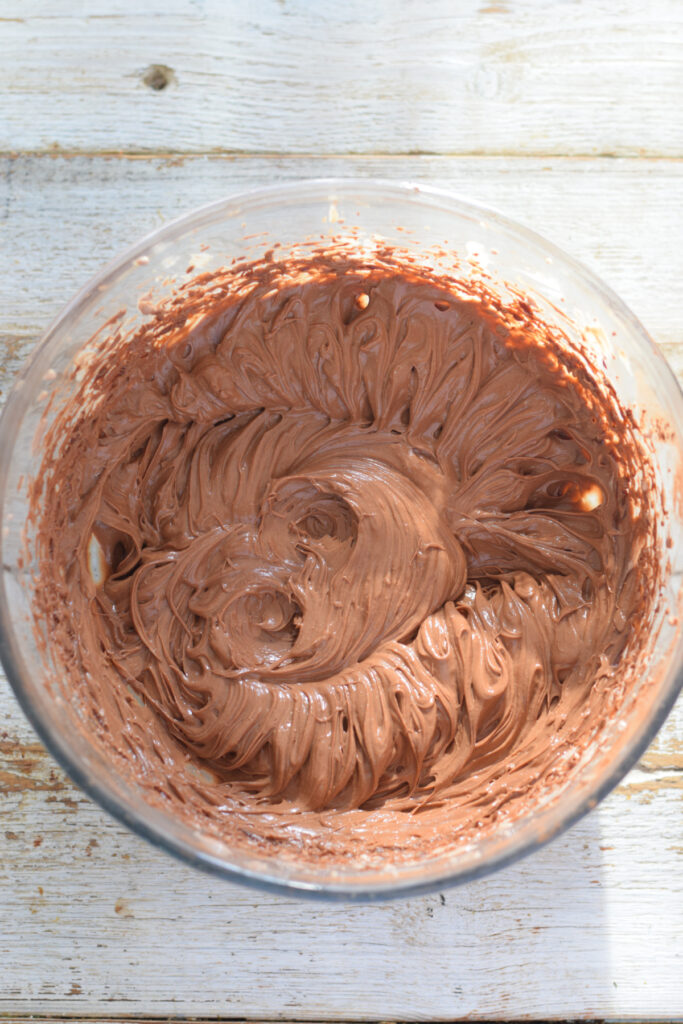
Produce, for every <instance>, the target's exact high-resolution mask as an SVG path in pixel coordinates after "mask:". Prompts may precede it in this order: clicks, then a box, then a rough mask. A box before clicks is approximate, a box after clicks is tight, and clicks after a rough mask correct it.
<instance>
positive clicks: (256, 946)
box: [0, 691, 683, 1020]
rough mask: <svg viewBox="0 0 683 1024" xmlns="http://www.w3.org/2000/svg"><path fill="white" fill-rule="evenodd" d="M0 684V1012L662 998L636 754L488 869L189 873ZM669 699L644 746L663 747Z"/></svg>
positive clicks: (645, 782) (663, 867) (657, 1004)
mask: <svg viewBox="0 0 683 1024" xmlns="http://www.w3.org/2000/svg"><path fill="white" fill-rule="evenodd" d="M0 692H2V706H3V708H4V709H5V714H4V719H5V721H4V723H3V728H2V729H0V734H2V737H3V738H2V743H1V745H0V758H2V759H3V760H4V764H3V767H2V774H0V797H1V799H2V807H3V818H4V821H3V822H2V826H1V828H2V830H0V892H1V893H2V898H3V904H2V914H0V963H2V972H0V1012H5V1013H13V1014H19V1013H22V1012H25V1013H28V1012H31V1013H48V1014H66V1015H70V1014H79V1015H88V1014H94V1015H99V1014H102V1013H104V1014H106V1015H107V1016H113V1015H117V1014H122V1015H124V1014H125V1015H133V1014H137V1013H145V1014H148V1015H155V1014H160V1015H166V1014H186V1015H209V1016H223V1017H229V1018H234V1017H240V1016H245V1017H250V1018H256V1019H264V1018H265V1019H267V1018H276V1019H277V1018H279V1019H292V1018H295V1019H296V1018H302V1019H325V1020H360V1019H385V1020H386V1019H392V1020H403V1019H417V1020H421V1019H431V1020H434V1019H436V1020H448V1019H456V1018H460V1017H464V1016H470V1017H471V1019H475V1020H482V1019H483V1020H485V1019H501V1018H502V1019H506V1018H519V1017H527V1016H528V1017H538V1018H541V1019H549V1018H552V1017H562V1016H565V1015H566V1014H567V1013H568V1011H570V1012H571V1015H572V1016H577V1017H578V1016H584V1015H585V1016H589V1017H605V1016H607V1017H609V1016H621V1015H622V1014H623V1012H624V1008H628V1016H629V1017H635V1018H641V1019H645V1018H652V1017H657V1018H664V1019H666V1018H669V1019H671V1018H673V1017H675V1016H676V1015H677V1014H678V1013H679V1012H680V1010H681V1006H682V1005H683V1003H682V1001H681V997H682V995H683V992H682V990H681V981H680V979H681V977H682V976H683V950H681V946H680V935H681V934H682V933H683V873H682V872H681V860H682V854H683V837H682V836H681V811H682V802H683V789H682V788H681V782H683V774H681V773H680V771H677V770H676V769H675V768H674V767H672V766H671V765H670V764H669V765H668V766H667V767H660V766H659V765H658V764H656V765H653V764H651V763H650V762H649V760H648V759H646V761H645V762H644V765H643V767H642V768H641V769H639V770H637V771H636V772H634V773H632V774H631V775H630V776H629V778H628V780H627V781H626V782H625V783H624V784H623V785H622V786H621V787H620V788H619V789H618V790H617V791H616V792H615V793H614V794H612V796H610V797H609V798H608V799H607V801H605V803H604V804H602V805H601V806H600V807H599V808H598V810H597V811H596V812H594V813H593V814H592V815H590V816H589V817H588V818H586V819H584V820H583V821H582V822H580V823H579V824H578V825H576V826H575V827H574V828H573V829H572V830H571V831H570V832H569V833H568V834H567V835H565V836H563V837H560V838H559V839H557V840H555V841H554V842H553V843H552V844H551V845H550V846H548V847H546V848H545V849H543V850H541V851H539V852H538V853H536V854H534V855H533V856H532V857H529V858H527V859H526V860H524V861H522V862H520V863H518V864H516V865H514V866H512V867H510V868H507V869H505V870H503V871H501V872H499V873H498V874H496V875H494V876H492V877H490V878H488V879H484V880H482V881H480V882H476V883H474V884H471V885H468V886H465V887H463V888H460V889H453V890H449V891H445V892H444V893H442V894H441V895H435V896H430V897H424V898H420V899H413V900H409V901H404V902H401V903H396V904H389V905H386V906H379V907H372V906H370V907H358V906H344V905H331V906H325V905H318V904H300V903H297V902H294V901H292V900H289V899H284V898H279V897H273V896H266V895H260V894H256V893H252V892H249V891H248V890H244V889H241V888H237V887H234V886H231V885H229V884H228V883H225V882H221V881H220V880H217V879H214V878H211V877H208V876H204V875H201V874H199V873H197V872H195V871H193V870H191V869H189V868H186V867H184V866H183V865H180V864H176V863H175V862H174V861H172V860H171V859H170V858H167V857H165V856H163V855H162V854H161V853H159V852H157V851H155V850H153V849H152V848H151V847H150V846H148V845H147V844H145V843H143V842H142V841H141V840H139V839H137V838H136V837H134V836H132V835H130V834H128V833H127V832H126V831H125V830H123V829H122V828H121V827H120V826H118V825H117V824H115V823H114V822H113V821H111V820H110V819H109V818H108V817H107V816H106V815H105V814H104V813H103V812H102V811H100V810H99V809H98V808H97V807H95V806H94V805H93V804H92V803H90V801H89V800H87V799H86V798H85V797H84V796H82V795H81V794H80V793H79V792H78V791H76V790H75V789H74V788H73V787H72V786H71V785H70V783H69V782H68V781H67V779H66V778H65V777H64V775H63V773H62V772H61V771H59V770H58V769H56V768H55V766H54V764H53V763H52V761H51V759H50V758H49V757H48V756H47V755H46V754H45V753H44V751H43V750H42V748H41V746H40V744H37V743H36V742H35V741H34V739H33V737H32V735H31V732H30V729H29V727H28V726H27V725H26V724H25V723H24V722H23V720H22V719H21V717H20V716H19V715H18V714H17V713H16V712H15V711H14V709H13V708H12V706H11V701H10V700H9V699H8V698H6V697H5V693H4V691H0ZM682 712H683V707H681V708H679V713H678V715H677V716H676V718H674V719H672V720H671V721H670V722H669V723H668V724H667V726H666V728H665V731H664V733H663V735H662V740H661V742H660V745H659V750H658V753H659V754H660V755H661V753H662V751H667V750H669V749H670V748H671V747H676V745H678V749H679V750H680V733H681V728H682V727H683V713H682Z"/></svg>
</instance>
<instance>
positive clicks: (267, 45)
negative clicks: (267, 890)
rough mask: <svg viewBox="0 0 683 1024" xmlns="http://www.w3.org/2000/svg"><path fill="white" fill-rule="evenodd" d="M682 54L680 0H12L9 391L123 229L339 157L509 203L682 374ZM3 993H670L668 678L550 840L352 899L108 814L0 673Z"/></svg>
mask: <svg viewBox="0 0 683 1024" xmlns="http://www.w3.org/2000/svg"><path fill="white" fill-rule="evenodd" d="M86 9H87V12H88V13H87V14H86V13H85V12H86ZM682 53H683V5H682V4H681V3H680V2H679V0H653V2H651V3H650V4H649V5H646V4H644V3H642V2H641V0H613V2H609V3H608V2H606V0H556V2H550V0H549V2H547V3H542V2H541V0H526V2H514V0H481V2H479V3H477V2H475V0H461V2H458V3H455V2H453V0H429V2H423V0H403V2H400V0H396V2H391V0H380V2H379V3H376V4H372V3H368V2H367V0H363V2H361V0H345V2H339V3H333V2H331V0H325V2H322V0H318V2H317V3H316V2H315V0H266V2H255V3H251V4H249V3H247V2H246V0H194V2H187V3H182V2H180V0H163V2H161V0H146V2H145V4H135V3H133V2H132V0H131V2H126V0H106V3H105V2H104V0H93V2H91V3H89V4H80V3H74V2H73V0H2V2H1V3H0V54H1V59H0V252H1V253H2V263H1V265H0V350H1V351H2V363H1V366H2V368H1V369H0V391H2V393H5V392H6V391H7V389H8V388H9V386H10V384H11V381H12V376H13V374H14V372H15V371H16V369H17V367H18V366H19V364H20V362H21V360H22V359H23V358H24V357H25V356H26V355H27V354H28V353H29V352H30V350H31V348H32V346H33V345H34V344H35V342H36V340H37V339H38V337H39V336H40V334H41V332H42V331H43V330H44V328H45V327H46V326H47V324H48V322H49V321H50V319H51V318H52V317H53V316H54V315H55V314H56V313H57V312H58V310H59V308H60V305H61V304H62V302H63V301H64V300H65V299H67V298H68V297H69V296H70V295H71V294H72V293H73V292H74V291H75V290H76V289H77V288H78V287H79V286H80V285H81V284H83V283H84V282H85V280H86V279H87V278H88V276H89V275H90V274H91V273H93V272H94V271H95V270H96V269H98V268H99V266H100V265H101V264H102V263H103V262H104V261H105V260H107V259H109V258H110V257H111V256H113V255H114V254H116V253H117V252H118V251H119V250H120V249H122V248H123V247H124V246H126V245H128V244H129V243H130V242H131V241H132V240H133V239H135V238H137V237H138V236H140V235H141V234H142V233H144V232H146V231H149V230H150V229H152V228H154V227H156V226H158V225H159V224H161V223H162V222H163V221H164V220H166V219H168V218H170V217H174V216H176V215H177V214H179V213H181V212H185V211H188V210H189V209H191V208H192V207H193V206H195V205H197V204H199V203H203V202H205V201H208V200H211V199H216V198H219V197H221V196H224V195H226V194H228V193H230V192H233V191H236V190H238V189H242V188H244V187H246V186H252V185H257V184H264V183H269V182H273V181H282V180H291V179H298V178H302V177H307V176H316V175H337V174H341V175H344V174H347V175H351V174H359V175H374V176H379V177H387V178H395V179H406V178H410V179H413V180H417V181H426V182H431V183H434V184H439V185H443V186H446V187H449V188H452V189H454V190H457V191H458V192H461V193H462V194H464V195H466V196H470V197H472V198H475V199H478V200H480V201H483V202H485V203H488V204H490V205H494V206H496V207H498V208H500V209H502V210H504V211H506V212H508V213H509V214H510V215H511V216H513V217H516V218H517V219H519V220H521V221H522V222H524V223H526V224H527V225H529V226H531V227H533V228H535V229H537V230H538V231H540V232H541V233H543V234H545V235H547V236H548V237H549V238H551V239H552V240H554V241H555V242H557V243H558V244H559V245H561V246H562V247H564V248H565V249H567V250H568V251H569V252H571V253H573V254H574V255H576V256H577V257H579V258H580V259H583V260H584V261H585V262H586V263H587V264H588V265H589V266H591V267H592V268H593V269H594V270H596V271H597V272H598V274H600V275H601V276H602V277H604V278H605V280H606V281H608V282H609V284H611V285H612V286H613V287H614V288H615V289H616V290H617V292H619V293H620V294H621V295H622V296H623V297H624V298H625V299H626V301H627V302H628V303H629V304H630V305H631V307H632V308H633V309H634V311H635V312H636V314H637V315H638V316H639V317H640V318H641V319H642V321H643V323H644V324H645V325H646V326H647V327H648V328H649V330H650V331H651V333H652V334H653V336H654V337H655V339H656V340H657V341H659V343H660V344H661V345H662V347H663V348H664V350H665V352H666V353H667V355H668V357H669V359H670V360H671V362H672V364H673V365H674V367H675V368H676V369H677V371H678V372H679V374H680V375H681V376H683V313H682V311H681V309H682V302H681V300H682V298H683V294H682V288H681V282H682V281H683V248H682V246H681V242H682V241H683V64H682V61H681V54H682ZM0 443H3V442H2V440H1V439H0ZM0 1014H5V1015H8V1016H9V1017H26V1016H29V1015H42V1016H44V1017H48V1018H50V1017H52V1016H55V1017H68V1018H85V1017H96V1018H97V1019H103V1018H114V1017H116V1018H118V1017H129V1016H143V1017H145V1016H146V1017H153V1016H168V1015H173V1016H183V1015H191V1016H199V1017H206V1018H232V1019H234V1018H250V1019H251V1018H256V1019H262V1020H263V1019H270V1020H274V1019H306V1020H312V1019H315V1020H356V1019H365V1018H366V1019H376V1020H387V1019H390V1020H403V1019H425V1020H443V1019H458V1018H464V1017H467V1018H469V1019H475V1020H481V1019H492V1018H495V1019H501V1018H502V1019H508V1018H534V1017H537V1018H545V1019H547V1018H567V1017H571V1018H574V1017H588V1018H592V1017H596V1018H618V1019H624V1018H626V1019H636V1018H637V1019H650V1018H652V1019H654V1018H657V1019H666V1018H669V1019H670V1018H676V1017H677V1016H680V1015H682V1014H683V703H681V702H680V701H679V704H678V707H677V709H676V710H675V711H674V713H673V714H672V715H671V717H670V719H669V721H668V723H667V725H666V726H665V728H664V729H663V731H662V732H661V734H660V736H659V738H658V739H657V742H656V743H655V744H654V745H653V747H652V748H651V749H650V751H649V752H648V753H647V755H646V756H645V758H644V759H643V761H642V762H641V764H640V765H639V766H638V768H637V769H635V770H634V771H633V772H631V774H630V775H629V776H628V777H627V779H626V780H625V782H624V783H623V785H621V786H620V787H619V788H618V789H617V790H616V791H615V792H614V793H613V794H612V795H611V796H610V797H609V798H608V799H607V800H606V801H605V802H604V803H603V804H602V805H601V806H600V807H599V808H598V809H597V811H595V812H594V813H593V814H592V815H590V816H589V817H588V818H586V819H584V820H583V821H582V822H581V823H579V824H578V825H576V826H575V827H574V828H573V829H572V830H571V831H570V832H569V833H568V834H567V835H565V836H563V837H561V838H559V839H558V840H556V841H555V842H554V843H552V844H551V845H550V846H549V847H547V848H545V849H544V850H542V851H541V852H540V853H538V854H536V855H534V856H532V857H530V858H528V859H526V860H524V861H523V862H521V863H519V864H517V865H515V866H513V867H510V868H508V869H506V870H504V871H502V872H500V873H498V874H497V875H494V876H492V877H490V878H488V879H485V880H483V881H480V882H477V883H475V884H472V885H468V886H465V887H462V888H460V889H453V890H449V891H447V892H444V893H443V894H442V895H437V896H432V897H428V898H421V899H413V900H410V901H408V902H400V903H396V904H388V905H384V906H370V907H358V906H355V907H346V906H343V905H334V906H326V905H321V904H308V903H305V904H304V903H298V902H295V901H294V900H290V899H283V898H276V897H272V896H262V895H259V894H257V893H254V892H250V891H247V890H242V889H240V888H236V887H234V886H231V885H229V884H227V883H224V882H221V881H220V880H217V879H214V878H210V877H207V876H203V875H201V874H199V873H195V872H194V871H192V870H191V869H189V868H187V867H185V866H182V865H180V864H177V863H175V862H174V861H172V860H171V859H170V858H168V857H166V856H164V855H162V854H161V853H159V852H157V851H155V850H153V849H152V848H151V847H149V846H147V845H146V844H145V843H143V842H142V841H141V840H139V839H137V838H136V837H134V836H132V835H130V834H128V833H127V832H126V831H125V830H124V829H123V828H122V827H121V826H120V825H118V824H116V823H114V822H113V821H111V820H110V819H109V818H108V817H107V816H106V815H105V814H104V812H102V811H101V810H100V809H99V808H98V807H96V806H94V805H93V804H92V803H91V802H90V801H89V800H88V799H86V798H85V797H84V796H83V795H82V794H81V793H80V792H79V791H77V790H76V789H75V788H74V787H73V786H72V785H71V783H70V782H69V781H68V780H67V779H66V777H65V776H64V774H63V773H62V772H61V771H60V770H59V769H58V768H57V767H56V766H55V764H54V763H53V762H52V760H51V758H50V757H49V756H48V755H47V754H46V752H45V750H44V749H43V747H42V746H41V744H40V743H38V742H37V741H36V738H35V736H34V735H33V733H32V731H31V729H30V728H29V726H28V725H27V724H26V722H25V721H24V718H23V716H22V714H21V712H20V711H19V709H18V707H17V705H16V703H15V701H14V699H13V696H12V694H11V691H10V689H9V687H8V686H7V684H6V682H5V681H4V680H0Z"/></svg>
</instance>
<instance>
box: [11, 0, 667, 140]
mask: <svg viewBox="0 0 683 1024" xmlns="http://www.w3.org/2000/svg"><path fill="white" fill-rule="evenodd" d="M682 26H683V7H681V5H680V3H678V2H677V0H656V2H652V3H650V4H643V3H641V2H640V0H618V2H616V3H615V2H614V0H579V2H571V0H560V2H556V3H553V4H539V3H537V2H536V0H515V2H514V3H513V2H511V0H461V2H460V3H458V4H453V3H452V2H450V0H431V2H430V3H429V4H428V5H425V4H424V3H423V2H422V0H404V2H402V3H401V4H400V5H395V4H391V3H386V2H384V3H380V4H374V5H373V4H367V3H365V2H363V0H347V2H346V3H343V4H340V3H335V2H334V0H318V2H317V3H315V4H311V3H308V2H306V0H267V2H263V3H260V4H258V5H256V6H254V5H249V4H245V3H243V2H241V0H203V2H201V3H192V4H187V3H185V2H184V0H149V2H147V3H145V4H142V5H131V4H130V3H128V2H127V0H94V2H92V3H89V4H88V5H86V6H83V5H79V4H76V5H74V4H73V3H71V2H69V0H5V2H4V3H3V7H2V20H0V40H1V44H0V45H1V48H2V51H3V53H5V54H9V55H10V57H11V58H12V59H10V60H3V61H1V62H0V110H1V111H2V113H1V114H0V148H1V149H4V150H27V149H28V150H43V149H46V148H49V147H52V146H58V147H61V148H66V149H70V150H87V151H92V150H97V151H116V150H120V149H121V150H127V151H154V150H162V151H163V150H177V151H188V150H190V151H211V152H214V151H223V152H225V151H250V152H289V153H297V152H298V153H312V152H313V153H330V152H333V153H371V152H385V153H414V152H432V153H453V154H456V153H478V154H485V153H488V154H490V153H518V154H519V153H526V154H543V155H554V154H560V155H564V154H588V155H597V154H603V153H608V154H634V155H639V154H654V155H667V156H680V155H681V153H682V152H683V106H681V102H680V100H681V95H682V94H683V62H682V61H681V50H680V38H681V28H682Z"/></svg>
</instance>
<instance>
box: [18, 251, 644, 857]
mask: <svg viewBox="0 0 683 1024" xmlns="http://www.w3.org/2000/svg"><path fill="white" fill-rule="evenodd" d="M468 289H469V290H468ZM80 372H81V382H80V383H79V384H78V386H77V387H76V390H75V394H74V396H73V397H72V398H71V400H70V401H69V403H68V404H67V406H66V407H65V409H64V410H63V411H62V413H61V414H60V416H58V417H57V420H56V422H55V424H54V426H53V428H52V434H51V436H50V439H49V444H48V455H47V456H46V459H45V461H44V463H43V469H42V471H41V474H40V476H39V477H38V478H37V479H36V481H35V482H34V486H33V507H34V514H35V517H36V523H37V554H38V564H39V570H40V571H39V585H38V587H37V588H36V598H35V600H36V602H37V605H38V607H39V609H40V612H41V615H42V616H43V621H44V622H45V623H46V624H47V626H46V635H47V639H48V646H49V648H50V651H51V654H52V657H53V660H54V661H55V662H56V663H57V666H58V669H59V674H60V676H61V678H62V680H65V682H64V684H63V685H64V686H65V687H66V689H67V692H68V693H69V697H70V700H71V701H72V702H73V703H74V704H75V705H76V706H77V707H78V709H79V726H78V727H79V728H82V729H84V730H87V731H88V733H89V734H90V735H91V737H93V738H96V741H97V742H98V744H99V745H100V747H101V749H102V750H104V751H105V752H106V756H107V758H108V759H109V760H110V762H111V765H112V770H114V771H115V772H117V773H118V774H119V775H121V776H123V777H124V778H125V779H128V781H129V782H131V783H133V784H135V785H136V786H138V787H140V788H141V789H142V791H143V792H144V798H145V800H147V801H148V802H149V803H150V804H152V805H154V806H158V807H161V808H163V809H165V810H166V811H167V812H170V813H172V814H174V815H176V816H178V817H180V818H181V819H182V820H183V821H184V822H185V823H186V824H188V825H190V826H192V827H194V828H200V829H202V830H203V831H204V832H205V833H208V834H209V835H212V836H214V837H215V838H216V839H219V840H221V839H222V840H225V841H226V842H227V843H228V844H230V845H232V846H233V847H234V846H238V847H244V848H245V849H251V850H252V851H253V852H255V853H259V852H261V853H263V852H264V851H265V852H269V851H277V853H278V856H283V855H284V856H286V855H288V854H289V855H291V856H292V857H297V858H299V859H302V858H303V859H305V858H306V857H316V858H320V857H325V858H327V859H328V860H329V861H330V862H334V861H335V860H338V861H340V862H343V861H344V859H345V858H346V859H348V858H349V857H351V858H354V857H355V858H356V859H358V858H362V857H363V856H365V857H370V858H372V857H373V856H374V857H377V858H379V859H380V860H381V858H382V857H386V858H388V859H389V860H391V861H392V862H394V863H398V862H401V860H402V859H403V860H410V859H411V858H412V859H413V860H414V859H415V858H418V857H422V856H424V855H426V854H435V853H437V852H443V851H444V850H446V851H447V850H448V849H452V848H455V846H456V845H457V843H459V842H466V841H471V840H472V839H473V838H475V837H477V836H481V835H485V834H491V833H493V831H494V830H495V829H497V828H500V827H501V824H504V823H506V822H508V823H509V822H514V821H515V820H517V819H518V818H519V816H520V815H522V814H525V813H526V814H528V813H530V809H532V808H533V807H534V806H538V804H539V802H542V801H543V800H544V799H546V798H547V796H548V794H551V793H552V792H553V791H556V790H557V789H558V787H559V788H561V786H562V785H563V784H564V783H565V782H566V781H567V779H568V778H569V777H570V776H571V772H572V770H573V769H574V768H575V766H576V764H577V763H578V762H579V760H580V758H581V756H582V753H584V752H585V750H587V749H588V745H589V744H590V743H591V742H594V740H595V737H596V736H599V731H600V729H601V728H603V727H604V725H605V722H606V721H608V720H609V719H610V717H612V716H613V715H614V714H615V713H616V711H617V710H618V708H619V706H620V701H621V700H622V699H623V695H624V694H623V691H624V682H623V671H622V670H623V669H624V664H625V662H626V661H627V660H628V658H629V657H631V655H632V654H633V652H635V653H637V649H638V644H639V643H640V642H641V640H642V638H641V639H639V636H640V633H642V630H639V629H638V628H636V627H637V625H638V623H640V622H644V621H645V619H647V616H648V611H649V609H650V605H651V600H652V579H653V571H652V566H651V556H650V554H649V552H650V551H651V544H649V543H648V536H649V530H650V527H649V525H648V513H647V509H646V507H645V502H644V501H643V499H642V492H643V487H644V485H643V473H644V470H643V455H642V453H641V451H640V449H639V447H638V445H637V444H636V442H635V441H634V435H633V433H632V431H631V428H630V425H629V424H630V421H629V417H628V416H627V415H626V414H625V413H623V412H622V411H621V410H620V408H619V405H618V402H617V401H616V399H615V398H614V396H613V395H611V394H610V392H609V388H607V387H605V386H604V384H600V385H599V384H598V382H597V378H595V377H594V376H593V375H592V374H591V373H590V372H589V370H588V369H587V365H586V364H585V362H582V360H581V359H580V358H579V356H578V355H571V354H570V352H569V351H568V350H567V349H566V348H565V349H562V347H561V346H560V345H559V343H558V342H557V340H554V339H553V335H552V333H551V332H550V331H549V329H547V328H546V327H545V326H544V325H543V323H542V322H541V321H540V319H539V318H538V317H535V316H534V312H533V310H532V308H531V307H530V305H529V304H528V302H524V301H522V299H515V300H510V301H509V302H507V304H503V303H502V302H500V301H498V300H496V299H494V298H493V297H492V296H490V295H488V294H487V293H486V291H485V290H484V288H483V285H482V286H477V287H475V286H467V285H465V284H464V283H463V282H460V283H459V284H458V283H457V282H456V281H448V280H447V279H446V278H444V277H443V276H441V277H439V276H437V275H436V274H432V273H430V272H429V271H427V270H419V269H415V268H411V267H410V266H409V265H408V264H407V263H405V262H402V261H401V260H400V259H399V258H398V257H396V255H395V254H394V255H392V253H391V252H384V253H382V252H378V253H377V254H375V256H374V257H373V259H372V260H363V258H362V257H361V256H356V257H354V256H349V255H344V254H342V253H335V252H334V250H333V249H331V250H329V251H328V253H327V254H324V253H322V252H318V253H312V254H311V255H308V256H301V255H300V256H299V257H293V256H290V257H288V258H287V259H285V258H284V257H283V258H281V260H280V262H279V263H277V262H273V261H272V258H271V259H270V260H268V259H266V260H263V261H260V262H255V263H252V264H245V265H241V266H236V267H234V268H232V269H226V270H222V271H220V272H218V273H215V274H211V275H209V274H206V275H202V276H199V277H197V278H195V279H194V280H193V281H191V282H190V283H189V285H186V286H185V287H184V288H182V289H180V290H179V291H178V292H177V293H176V294H175V295H174V297H173V298H171V299H170V300H168V301H167V302H165V303H164V304H162V305H161V306H159V307H158V308H157V309H156V311H155V312H154V313H153V315H152V316H151V317H150V318H149V319H148V321H147V322H146V323H145V324H144V325H143V327H141V328H139V329H138V330H137V332H136V333H132V334H130V335H127V336H126V335H124V334H123V333H122V332H119V333H118V334H117V333H116V329H115V327H112V328H111V331H110V335H109V338H108V339H107V342H106V344H101V345H100V346H99V348H97V346H95V351H94V354H93V355H91V357H90V360H89V362H87V363H86V364H85V369H83V367H81V371H80Z"/></svg>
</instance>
